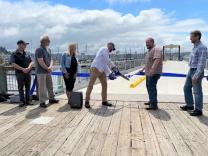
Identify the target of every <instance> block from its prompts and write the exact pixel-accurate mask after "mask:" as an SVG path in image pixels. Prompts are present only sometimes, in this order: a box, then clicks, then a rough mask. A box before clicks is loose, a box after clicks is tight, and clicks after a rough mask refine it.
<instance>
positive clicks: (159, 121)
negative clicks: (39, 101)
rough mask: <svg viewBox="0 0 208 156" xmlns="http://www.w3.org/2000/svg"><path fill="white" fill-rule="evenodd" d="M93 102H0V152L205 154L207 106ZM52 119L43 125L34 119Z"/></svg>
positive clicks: (96, 155)
mask: <svg viewBox="0 0 208 156" xmlns="http://www.w3.org/2000/svg"><path fill="white" fill-rule="evenodd" d="M112 102H113V104H114V107H111V108H107V107H102V106H101V105H100V103H101V102H100V101H92V104H93V106H92V109H91V110H90V111H88V110H87V109H85V108H83V109H82V110H72V109H71V108H70V107H69V106H68V105H66V104H65V103H66V100H64V99H62V100H61V102H60V103H59V104H55V105H51V106H50V107H48V108H47V109H42V108H39V107H38V106H37V105H35V106H30V107H27V108H26V109H24V108H19V107H17V106H16V105H11V104H0V155H1V156H7V155H11V156H14V155H15V156H23V155H25V156H38V155H42V156H49V155H57V156H62V155H73V156H82V155H88V156H114V155H117V156H129V155H131V156H145V155H148V156H149V155H155V156H157V155H165V156H167V155H173V156H175V155H181V156H182V155H184V156H191V155H200V156H206V155H208V148H207V147H208V111H207V109H208V108H207V105H206V106H205V109H206V110H205V112H204V114H205V115H204V116H202V117H198V118H196V117H190V116H189V115H188V113H186V112H182V111H180V110H179V104H173V103H160V110H158V111H146V110H145V106H144V105H143V103H141V102H127V101H112ZM39 117H42V120H44V118H45V119H46V118H49V117H50V118H51V121H50V122H49V123H46V124H37V123H35V122H34V121H35V120H37V119H38V118H39Z"/></svg>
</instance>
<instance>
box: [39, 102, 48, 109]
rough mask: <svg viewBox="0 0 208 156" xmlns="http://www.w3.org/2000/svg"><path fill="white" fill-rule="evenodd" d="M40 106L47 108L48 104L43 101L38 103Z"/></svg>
mask: <svg viewBox="0 0 208 156" xmlns="http://www.w3.org/2000/svg"><path fill="white" fill-rule="evenodd" d="M40 107H42V108H47V107H48V106H47V105H46V104H45V103H41V104H40Z"/></svg>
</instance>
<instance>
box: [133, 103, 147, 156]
mask: <svg viewBox="0 0 208 156" xmlns="http://www.w3.org/2000/svg"><path fill="white" fill-rule="evenodd" d="M138 105H141V103H138V102H131V122H130V126H131V127H130V131H131V147H132V156H138V155H140V156H143V155H146V152H145V143H144V135H143V128H142V124H141V118H140V114H139V109H138Z"/></svg>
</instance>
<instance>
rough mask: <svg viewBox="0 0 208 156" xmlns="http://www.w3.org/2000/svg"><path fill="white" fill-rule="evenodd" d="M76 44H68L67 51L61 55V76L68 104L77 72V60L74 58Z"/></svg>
mask: <svg viewBox="0 0 208 156" xmlns="http://www.w3.org/2000/svg"><path fill="white" fill-rule="evenodd" d="M76 49H77V48H76V44H70V45H69V48H68V52H67V53H64V54H63V55H62V59H61V68H62V72H63V78H64V82H65V85H66V95H67V97H68V104H70V103H69V101H70V96H71V93H72V92H73V89H74V84H75V81H76V76H77V72H78V61H77V59H76Z"/></svg>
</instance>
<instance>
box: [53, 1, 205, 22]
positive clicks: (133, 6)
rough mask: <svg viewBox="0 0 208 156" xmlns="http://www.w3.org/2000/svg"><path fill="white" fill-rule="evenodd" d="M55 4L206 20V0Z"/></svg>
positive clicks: (62, 2)
mask: <svg viewBox="0 0 208 156" xmlns="http://www.w3.org/2000/svg"><path fill="white" fill-rule="evenodd" d="M50 2H52V3H54V4H57V3H61V4H65V5H69V6H71V7H75V8H80V9H106V8H111V9H113V10H116V11H119V12H121V13H123V14H126V13H131V14H134V15H137V14H138V13H139V12H140V11H141V10H144V9H150V8H160V9H162V10H163V11H165V12H167V13H169V12H174V13H175V16H176V18H178V19H185V18H199V17H200V18H202V19H205V20H206V19H207V18H208V9H207V7H208V0H147V1H142V2H141V1H138V2H126V3H118V2H115V3H113V4H109V3H108V1H107V0H50Z"/></svg>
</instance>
